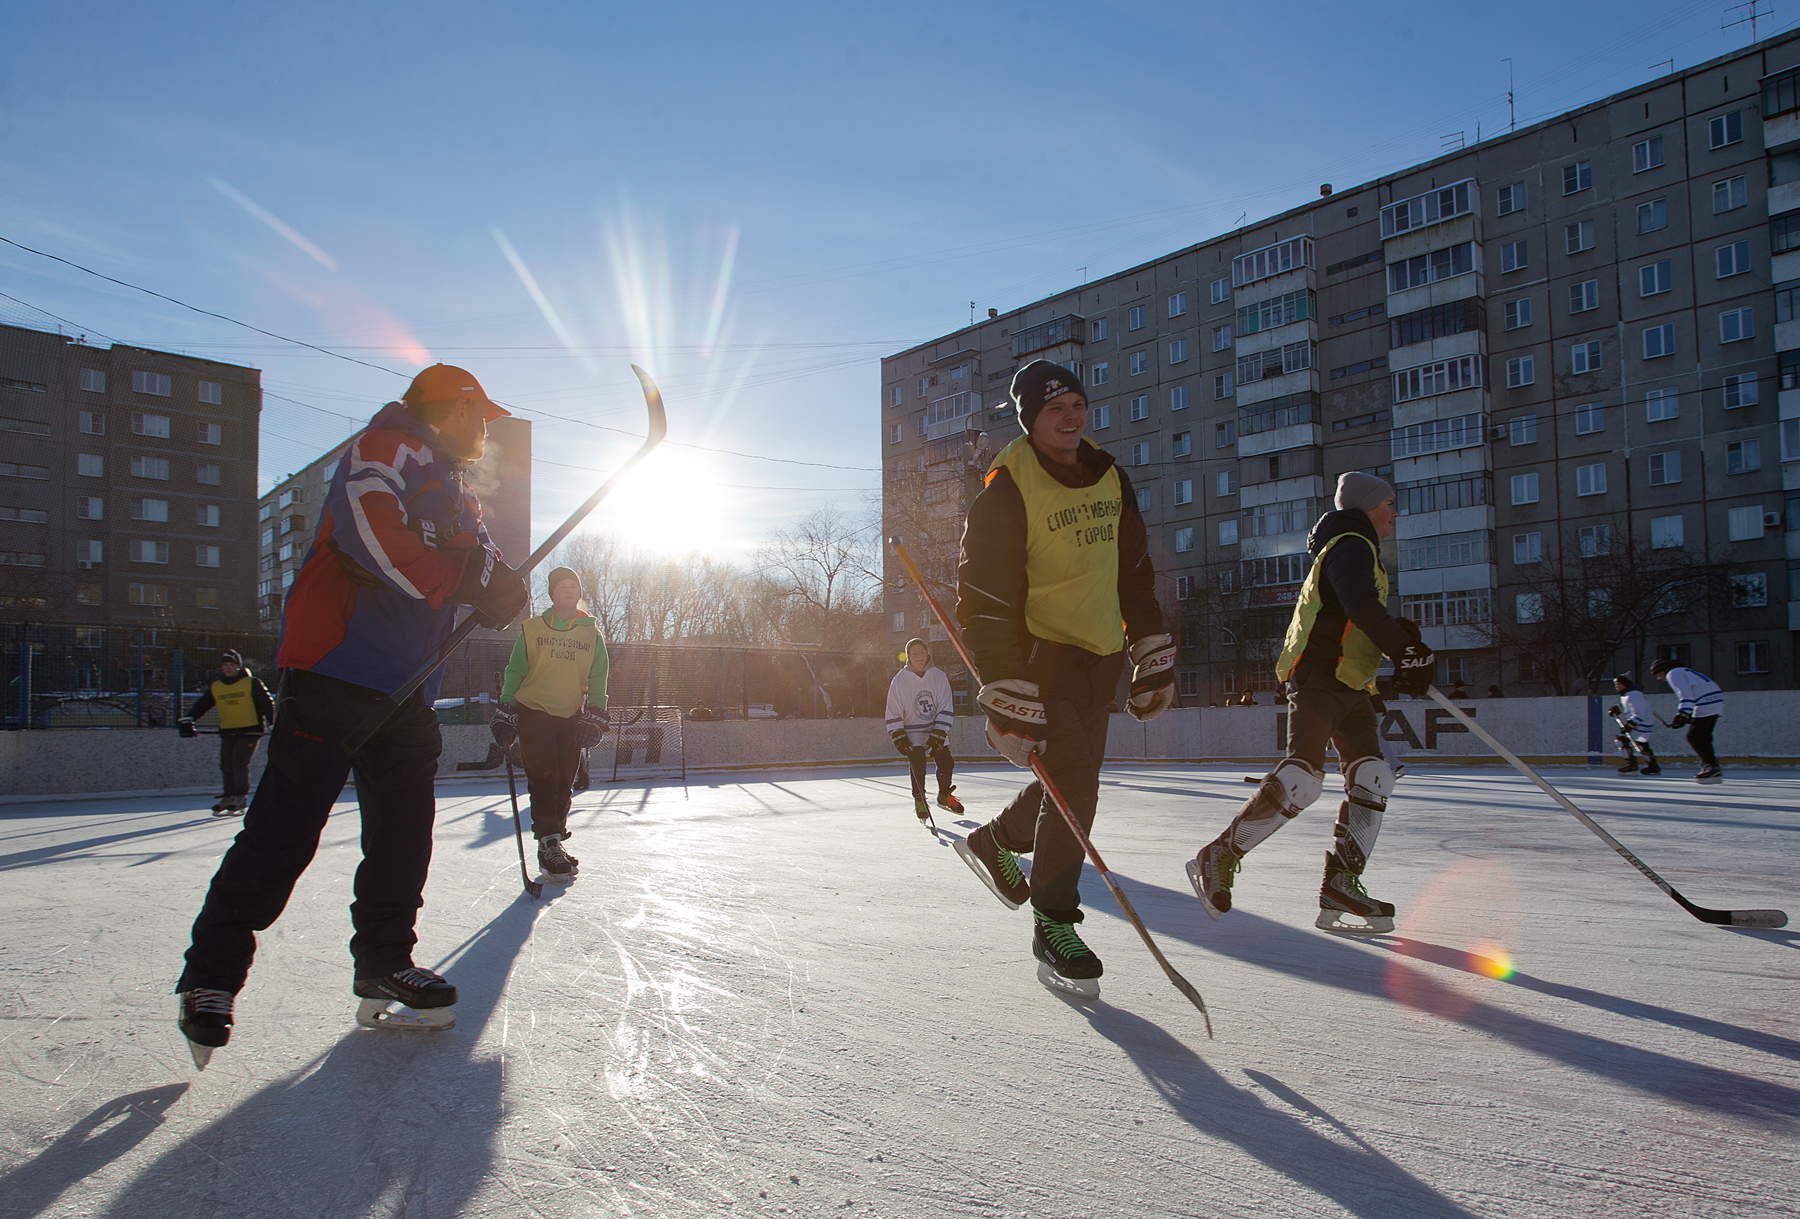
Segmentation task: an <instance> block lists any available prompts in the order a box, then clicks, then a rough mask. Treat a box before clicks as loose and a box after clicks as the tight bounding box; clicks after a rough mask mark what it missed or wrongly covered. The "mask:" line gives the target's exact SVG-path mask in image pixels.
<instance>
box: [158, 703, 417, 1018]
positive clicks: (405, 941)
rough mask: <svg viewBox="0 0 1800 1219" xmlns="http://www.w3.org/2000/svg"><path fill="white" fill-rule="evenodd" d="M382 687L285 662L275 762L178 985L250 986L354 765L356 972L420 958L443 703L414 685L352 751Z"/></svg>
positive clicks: (216, 883)
mask: <svg viewBox="0 0 1800 1219" xmlns="http://www.w3.org/2000/svg"><path fill="white" fill-rule="evenodd" d="M381 698H382V694H381V692H380V691H377V690H371V689H368V688H367V687H365V686H358V685H353V684H351V683H350V682H346V681H339V680H337V679H336V678H333V677H324V676H321V675H319V674H316V673H309V672H306V671H304V670H299V669H288V670H284V671H283V672H282V677H281V681H280V683H279V685H278V686H277V693H276V699H275V724H274V727H273V729H272V730H271V731H270V733H269V761H268V765H267V766H266V767H265V768H264V770H263V775H262V779H261V781H259V782H258V783H257V785H256V796H255V797H254V798H253V799H252V800H251V801H250V808H249V810H248V811H247V812H246V813H245V815H244V827H243V829H241V830H239V831H238V836H237V839H236V840H235V841H234V842H233V843H232V844H231V849H230V850H228V851H226V852H225V858H224V859H223V860H222V861H221V862H220V864H219V870H218V872H217V873H216V874H214V876H213V879H212V885H211V887H210V888H209V889H208V890H207V892H206V902H205V904H204V905H203V906H202V907H201V908H200V916H199V917H198V918H196V919H195V920H194V932H193V944H192V945H191V946H190V947H189V948H188V951H187V968H185V969H184V970H182V973H181V980H180V981H179V982H177V983H176V984H175V989H176V990H177V991H183V990H188V989H191V988H193V987H197V986H204V987H208V988H211V989H214V990H224V991H230V992H231V993H233V994H236V993H237V992H238V991H239V990H241V989H242V988H243V985H244V979H245V978H246V977H247V976H248V975H249V973H250V962H251V960H252V958H253V957H254V956H255V955H256V933H257V932H259V931H266V930H267V929H268V928H269V927H270V926H271V925H273V924H274V922H275V920H276V919H277V918H279V917H281V912H282V910H283V909H284V908H285V907H286V906H287V902H288V898H289V897H291V896H292V895H293V892H294V885H295V883H296V882H298V881H299V879H300V874H301V873H302V872H304V871H305V870H306V867H307V865H308V864H310V863H311V862H312V858H313V855H314V854H316V853H317V851H318V849H319V835H320V833H321V832H323V830H324V828H325V821H326V819H327V818H328V817H329V816H330V815H331V808H332V805H333V804H334V803H335V802H336V801H337V798H338V795H339V793H341V792H342V791H343V789H344V780H345V778H346V777H347V776H348V775H349V774H350V772H351V771H352V770H354V771H355V773H356V792H357V796H358V798H359V800H360V802H361V811H362V854H363V858H362V863H361V864H360V865H359V866H358V867H357V869H356V880H355V885H354V891H355V900H354V901H352V902H351V903H350V923H351V926H352V927H353V928H354V932H353V934H352V935H351V937H350V957H351V961H352V963H353V965H354V966H355V976H356V977H357V978H359V979H360V978H378V977H382V976H384V975H386V974H390V973H394V972H396V971H397V970H401V969H405V968H406V967H407V966H409V965H411V964H412V963H413V961H412V949H413V945H414V944H415V943H417V941H418V936H417V935H416V934H415V932H414V930H413V926H414V923H415V922H416V921H417V919H418V914H419V908H420V907H421V906H423V905H424V904H425V901H424V892H425V878H426V874H427V873H428V872H429V870H430V867H431V827H432V822H433V821H434V820H435V818H436V816H437V800H436V795H435V793H434V791H433V787H432V784H433V781H434V780H435V778H436V776H437V761H438V754H439V753H440V752H442V749H443V741H442V738H441V736H440V735H439V732H438V721H437V714H436V713H435V712H434V711H433V710H432V709H431V705H430V704H429V703H427V702H426V701H425V700H424V699H423V698H422V697H421V696H420V695H418V694H414V695H413V696H412V697H411V698H409V699H408V700H407V701H406V702H405V703H404V704H402V705H401V707H400V709H399V710H398V711H396V712H395V713H394V714H393V716H392V717H391V718H390V719H389V720H388V722H387V723H386V724H384V725H383V726H382V728H381V731H379V732H377V733H376V734H375V735H374V736H373V737H372V738H370V740H369V742H368V744H366V745H364V746H363V747H362V749H360V750H358V751H357V753H356V754H355V755H354V756H352V755H350V754H347V753H345V752H344V748H343V743H342V742H343V740H344V738H345V737H346V736H348V735H349V734H350V732H351V731H353V730H354V729H355V728H356V727H357V726H358V725H359V724H361V723H362V721H363V717H364V716H366V715H367V714H368V713H369V710H370V709H371V708H372V707H373V706H374V704H375V703H377V702H378V701H380V699H381Z"/></svg>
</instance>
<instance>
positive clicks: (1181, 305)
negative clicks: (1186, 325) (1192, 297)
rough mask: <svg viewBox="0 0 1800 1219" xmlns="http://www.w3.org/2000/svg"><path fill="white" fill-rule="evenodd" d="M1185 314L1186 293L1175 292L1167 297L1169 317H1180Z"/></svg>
mask: <svg viewBox="0 0 1800 1219" xmlns="http://www.w3.org/2000/svg"><path fill="white" fill-rule="evenodd" d="M1186 312H1187V293H1185V292H1176V293H1174V294H1173V295H1171V296H1170V297H1169V316H1170V317H1180V316H1181V315H1182V314H1184V313H1186Z"/></svg>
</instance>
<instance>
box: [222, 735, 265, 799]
mask: <svg viewBox="0 0 1800 1219" xmlns="http://www.w3.org/2000/svg"><path fill="white" fill-rule="evenodd" d="M260 740H262V733H261V732H248V731H242V730H239V731H233V730H231V729H229V728H228V729H226V730H225V731H223V732H221V733H219V774H220V776H221V777H222V778H223V779H224V780H225V786H224V787H223V788H222V789H221V792H220V794H221V795H226V796H248V795H249V794H250V759H251V757H252V756H254V755H255V753H256V743H257V742H258V741H260Z"/></svg>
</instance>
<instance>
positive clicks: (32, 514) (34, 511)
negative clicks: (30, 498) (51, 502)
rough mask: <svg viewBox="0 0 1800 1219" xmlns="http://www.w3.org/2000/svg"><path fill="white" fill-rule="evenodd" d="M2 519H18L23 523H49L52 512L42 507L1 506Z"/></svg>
mask: <svg viewBox="0 0 1800 1219" xmlns="http://www.w3.org/2000/svg"><path fill="white" fill-rule="evenodd" d="M0 521H18V522H19V523H20V524H23V525H48V524H49V523H50V514H49V513H48V512H46V511H44V510H43V509H41V508H0Z"/></svg>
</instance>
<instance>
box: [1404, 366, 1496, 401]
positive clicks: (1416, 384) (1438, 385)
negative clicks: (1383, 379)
mask: <svg viewBox="0 0 1800 1219" xmlns="http://www.w3.org/2000/svg"><path fill="white" fill-rule="evenodd" d="M1480 384H1481V361H1480V359H1479V358H1478V357H1476V356H1459V357H1457V358H1456V359H1454V360H1439V361H1438V362H1437V363H1435V364H1421V365H1419V366H1418V367H1417V368H1406V369H1402V370H1401V371H1399V372H1397V373H1395V374H1394V401H1395V402H1410V401H1412V400H1413V399H1414V398H1429V397H1431V396H1432V395H1434V394H1447V393H1450V392H1451V391H1452V390H1458V389H1472V388H1474V387H1476V386H1478V385H1480Z"/></svg>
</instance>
